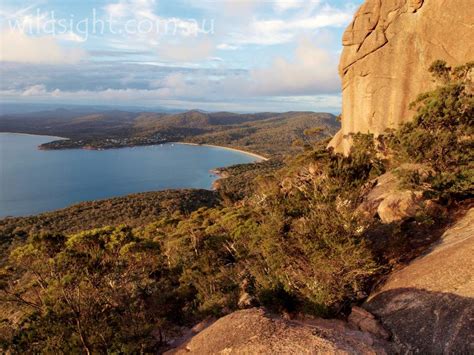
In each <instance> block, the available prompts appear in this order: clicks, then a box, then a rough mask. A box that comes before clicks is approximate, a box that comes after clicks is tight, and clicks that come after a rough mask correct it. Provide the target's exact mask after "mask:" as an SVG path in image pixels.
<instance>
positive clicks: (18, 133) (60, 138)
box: [0, 132, 70, 142]
mask: <svg viewBox="0 0 474 355" xmlns="http://www.w3.org/2000/svg"><path fill="white" fill-rule="evenodd" d="M2 133H5V134H16V135H19V136H32V137H48V138H55V140H68V139H70V138H65V137H58V136H49V135H47V134H46V135H44V134H37V133H21V132H0V134H2ZM51 142H53V141H51Z"/></svg>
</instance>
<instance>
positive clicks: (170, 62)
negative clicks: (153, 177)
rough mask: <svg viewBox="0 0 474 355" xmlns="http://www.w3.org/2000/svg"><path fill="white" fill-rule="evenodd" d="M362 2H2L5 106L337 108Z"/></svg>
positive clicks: (0, 76)
mask: <svg viewBox="0 0 474 355" xmlns="http://www.w3.org/2000/svg"><path fill="white" fill-rule="evenodd" d="M361 2H362V0H353V1H351V0H349V1H346V0H97V1H92V0H81V1H79V0H38V1H31V2H29V1H21V2H20V1H17V0H2V1H1V2H0V62H1V63H0V98H1V100H2V102H18V103H22V102H28V103H32V102H34V103H58V104H91V105H92V104H93V105H117V106H126V105H127V106H140V107H150V108H151V107H158V106H162V107H169V108H176V109H202V110H209V111H221V110H226V111H236V112H255V111H275V112H276V111H300V110H301V111H302V110H305V111H306V110H308V111H326V112H335V113H337V112H339V111H340V107H341V95H340V80H339V76H338V72H337V65H338V61H339V56H340V52H341V50H342V46H341V36H342V33H343V31H344V29H345V28H346V27H347V25H348V24H349V23H350V22H351V20H352V16H353V14H354V12H355V10H356V9H357V7H358V6H359V5H360V3H361Z"/></svg>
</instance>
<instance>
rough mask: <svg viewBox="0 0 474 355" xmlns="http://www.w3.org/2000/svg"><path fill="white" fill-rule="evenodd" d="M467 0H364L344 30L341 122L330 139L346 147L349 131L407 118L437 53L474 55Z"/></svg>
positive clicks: (460, 58)
mask: <svg viewBox="0 0 474 355" xmlns="http://www.w3.org/2000/svg"><path fill="white" fill-rule="evenodd" d="M472 38H474V7H473V6H472V1H471V0H456V1H454V0H366V2H365V3H364V4H363V5H362V6H361V7H360V8H359V10H358V11H357V13H356V14H355V17H354V20H353V21H352V23H351V24H350V25H349V27H348V28H347V30H346V32H345V33H344V36H343V40H342V42H343V46H344V49H343V52H342V56H341V60H340V64H339V73H340V76H341V78H342V105H343V107H342V128H341V130H340V131H339V133H338V134H337V135H336V136H335V137H334V138H333V140H332V141H331V143H330V146H332V147H333V148H334V149H335V151H337V152H340V153H346V154H347V153H348V152H349V149H350V144H351V143H350V139H348V137H347V135H348V134H350V133H357V132H361V133H373V134H375V135H378V134H381V133H383V132H384V131H385V130H386V129H388V128H396V127H398V126H399V125H400V124H401V123H404V122H406V121H408V120H410V119H411V118H412V116H413V112H410V110H409V108H408V106H409V104H410V103H411V102H412V101H413V100H414V99H416V97H417V96H418V95H419V94H420V93H423V92H425V91H428V90H431V89H433V87H434V85H435V84H434V83H433V82H432V80H431V78H430V75H429V73H428V68H429V66H430V65H431V64H432V63H433V62H434V61H435V60H437V59H442V60H445V61H446V62H447V63H448V64H449V65H452V66H455V65H461V64H464V63H466V62H468V61H470V60H473V59H474V42H473V41H472Z"/></svg>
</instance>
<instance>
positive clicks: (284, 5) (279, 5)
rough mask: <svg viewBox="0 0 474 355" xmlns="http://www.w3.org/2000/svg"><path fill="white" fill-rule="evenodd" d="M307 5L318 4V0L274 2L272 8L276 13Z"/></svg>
mask: <svg viewBox="0 0 474 355" xmlns="http://www.w3.org/2000/svg"><path fill="white" fill-rule="evenodd" d="M308 3H314V4H319V3H320V1H319V0H274V1H273V7H274V8H275V10H276V11H277V12H285V11H288V10H293V9H300V8H302V7H305V6H307V5H308Z"/></svg>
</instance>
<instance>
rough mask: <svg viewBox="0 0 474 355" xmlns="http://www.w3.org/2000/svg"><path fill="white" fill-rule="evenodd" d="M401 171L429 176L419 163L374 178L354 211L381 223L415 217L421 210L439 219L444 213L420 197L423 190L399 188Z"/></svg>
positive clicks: (424, 167)
mask: <svg viewBox="0 0 474 355" xmlns="http://www.w3.org/2000/svg"><path fill="white" fill-rule="evenodd" d="M403 172H406V173H408V172H410V173H415V172H416V173H418V175H419V176H426V175H428V174H429V173H430V169H428V168H427V167H426V166H423V165H419V164H403V165H401V166H400V167H399V168H397V169H395V170H393V171H389V172H387V173H385V174H383V175H381V176H379V177H377V178H376V179H375V180H373V181H371V182H370V186H368V187H369V189H368V191H367V192H366V193H365V195H364V196H363V202H362V203H361V204H360V206H359V207H358V208H357V212H358V213H360V214H362V215H365V216H366V217H368V218H374V217H378V218H380V220H381V221H382V222H383V223H392V222H398V221H401V220H402V219H404V218H407V217H414V216H416V215H417V214H418V213H419V212H420V211H423V212H424V213H428V214H434V215H437V216H438V217H439V216H440V214H443V210H442V208H441V207H440V206H438V205H437V204H436V203H434V202H433V201H430V200H426V199H425V198H424V197H423V190H422V189H418V190H411V189H408V188H404V187H403V186H402V183H401V179H400V176H399V174H402V173H403Z"/></svg>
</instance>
